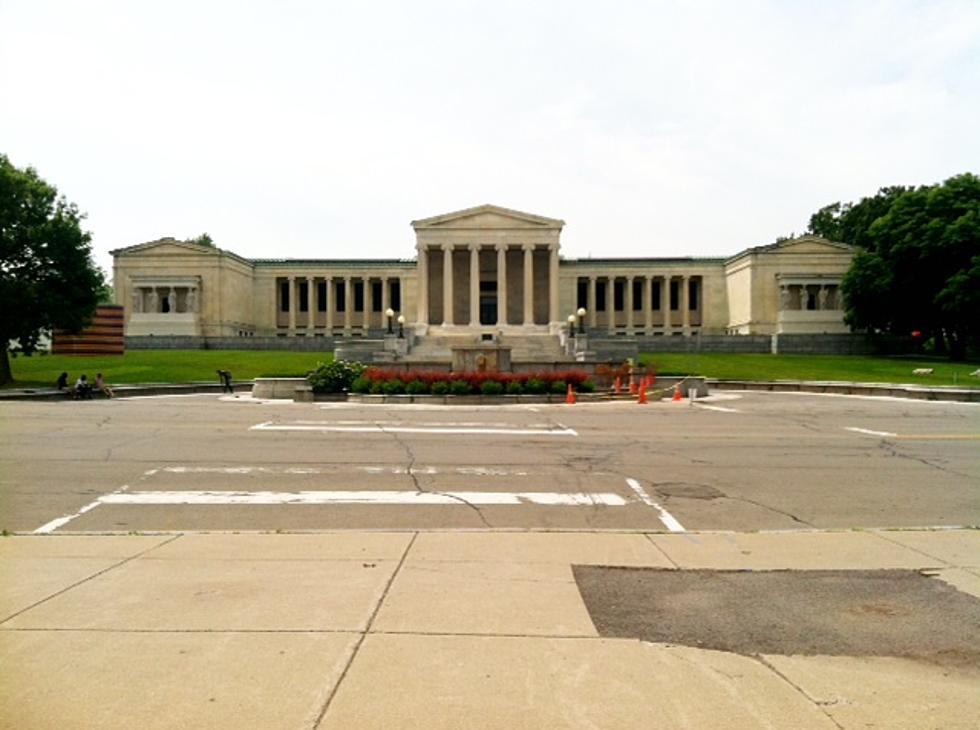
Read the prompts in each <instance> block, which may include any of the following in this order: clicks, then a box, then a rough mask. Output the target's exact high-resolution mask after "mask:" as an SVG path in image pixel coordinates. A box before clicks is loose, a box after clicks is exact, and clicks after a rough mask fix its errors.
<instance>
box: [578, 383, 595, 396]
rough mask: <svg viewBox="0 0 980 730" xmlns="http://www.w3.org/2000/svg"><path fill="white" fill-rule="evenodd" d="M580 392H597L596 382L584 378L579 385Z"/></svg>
mask: <svg viewBox="0 0 980 730" xmlns="http://www.w3.org/2000/svg"><path fill="white" fill-rule="evenodd" d="M578 392H579V393H595V383H593V382H592V381H591V380H583V381H582V382H581V383H579V386H578Z"/></svg>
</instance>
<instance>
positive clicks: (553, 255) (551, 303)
mask: <svg viewBox="0 0 980 730" xmlns="http://www.w3.org/2000/svg"><path fill="white" fill-rule="evenodd" d="M548 253H549V256H548V321H549V322H557V321H558V245H557V244H555V245H552V246H551V247H550V248H549V249H548Z"/></svg>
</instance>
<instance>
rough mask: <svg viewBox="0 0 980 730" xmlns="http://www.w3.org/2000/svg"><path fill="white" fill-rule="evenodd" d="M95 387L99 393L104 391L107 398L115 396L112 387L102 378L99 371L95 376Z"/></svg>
mask: <svg viewBox="0 0 980 730" xmlns="http://www.w3.org/2000/svg"><path fill="white" fill-rule="evenodd" d="M95 389H96V391H98V392H99V393H102V394H103V395H104V396H105V397H106V398H111V397H112V396H113V392H112V388H110V387H109V386H108V385H106V384H105V380H104V379H103V378H102V373H98V374H97V375H96V376H95Z"/></svg>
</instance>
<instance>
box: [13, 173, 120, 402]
mask: <svg viewBox="0 0 980 730" xmlns="http://www.w3.org/2000/svg"><path fill="white" fill-rule="evenodd" d="M83 217H84V216H83V215H82V214H81V213H79V211H78V208H77V207H76V206H75V205H74V204H72V203H69V202H68V201H66V200H65V198H64V197H63V196H59V195H58V191H57V190H56V189H55V187H54V186H52V185H50V184H48V183H47V182H45V181H44V180H42V179H41V178H40V177H39V176H38V174H37V172H36V171H35V170H34V169H33V168H30V167H28V168H25V169H23V170H21V169H18V168H17V167H15V166H14V165H13V164H12V163H11V162H10V160H9V159H8V158H7V157H6V155H2V154H0V343H2V345H3V346H2V348H0V351H2V353H3V354H2V356H0V384H3V383H6V382H9V381H10V379H11V375H10V362H9V360H8V347H9V343H10V342H11V341H13V342H15V343H17V344H19V345H20V347H21V349H23V350H24V351H25V352H31V351H33V350H34V349H35V347H36V346H37V341H38V338H39V337H40V335H41V332H42V331H43V330H49V329H53V328H59V329H65V330H69V331H78V330H79V329H81V328H82V327H84V326H85V325H86V324H87V322H88V321H89V320H90V319H91V317H92V313H93V312H94V311H95V306H96V303H97V302H98V299H99V293H100V290H101V289H102V287H104V286H105V281H104V278H103V275H102V272H101V271H99V269H97V268H96V267H95V265H94V264H93V263H92V256H91V253H92V251H91V246H90V241H91V236H90V235H89V234H88V233H87V232H85V231H82V228H81V221H82V218H83Z"/></svg>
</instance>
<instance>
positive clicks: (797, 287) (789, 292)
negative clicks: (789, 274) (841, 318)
mask: <svg viewBox="0 0 980 730" xmlns="http://www.w3.org/2000/svg"><path fill="white" fill-rule="evenodd" d="M810 287H820V288H819V289H818V290H817V293H816V298H815V301H814V306H813V309H840V302H839V301H838V299H839V298H838V296H837V292H838V286H837V285H836V284H783V285H782V286H780V287H779V308H780V309H782V310H786V309H810V308H811V307H809V306H808V305H809V301H810Z"/></svg>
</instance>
